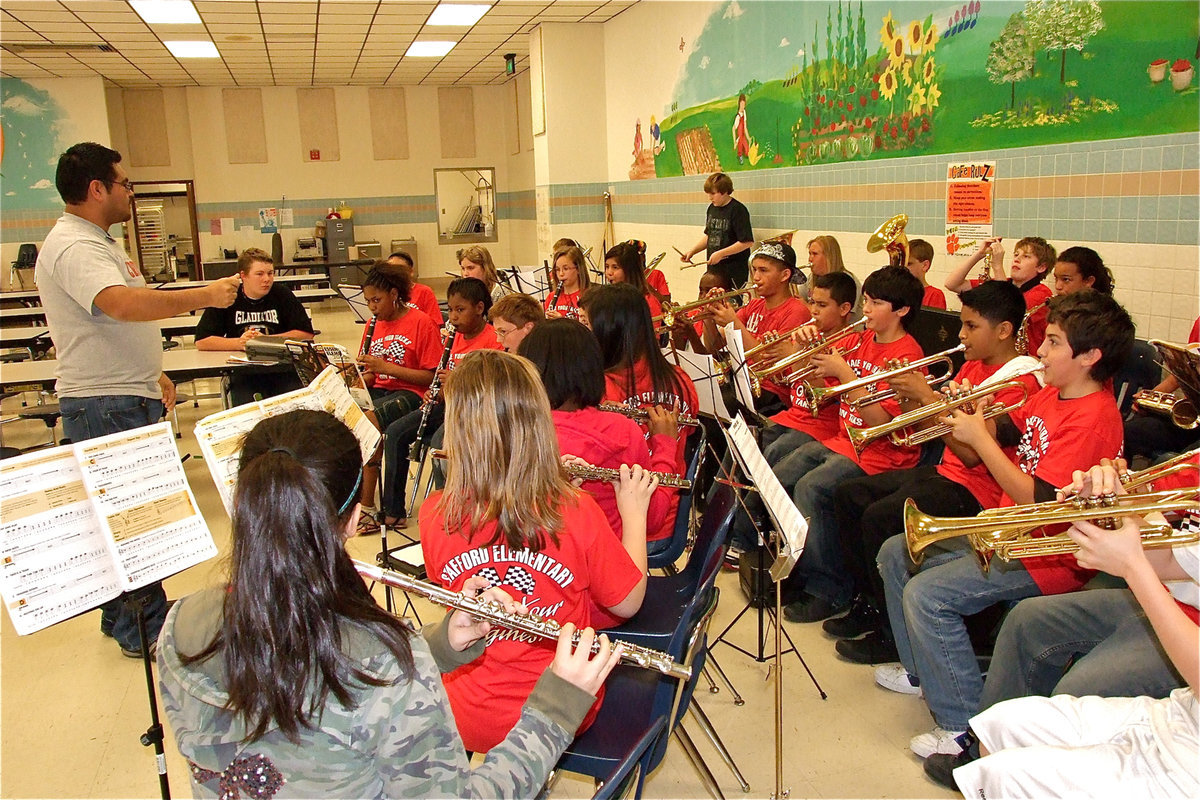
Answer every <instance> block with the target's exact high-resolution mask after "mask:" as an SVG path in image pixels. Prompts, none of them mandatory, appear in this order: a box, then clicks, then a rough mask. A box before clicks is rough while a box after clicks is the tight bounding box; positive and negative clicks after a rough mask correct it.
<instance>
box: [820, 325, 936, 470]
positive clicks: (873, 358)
mask: <svg viewBox="0 0 1200 800" xmlns="http://www.w3.org/2000/svg"><path fill="white" fill-rule="evenodd" d="M924 356H925V354H924V353H923V352H921V345H919V344H917V340H916V339H914V338H913V337H912V334H910V333H906V334H904V335H903V336H901V337H900V338H899V339H897V340H896V341H894V342H890V343H888V344H879V343H878V342H876V341H875V331H867V332H866V333H865V334H863V341H862V344H861V345H859V347H858V349H857V350H855V351H854V352H853V353H850V354H848V355H847V356H846V363H847V364H849V365H850V367H851V368H852V369H853V370H854V374H856V375H858V376H859V377H863V378H865V377H866V376H868V375H874V374H875V373H876V372H882V371H884V370H886V369H887V367H886V366H885V365H886V363H887V362H888V361H891V360H893V359H897V358H907V359H908V360H909V361H917V360H918V359H921V358H924ZM886 388H887V382H886V381H880V382H878V383H873V384H871V385H870V386H868V387H867V391H868V392H870V393H874V392H877V391H881V390H884V389H886ZM880 407H881V408H882V409H883V410H884V411H886V412H887V413H888V416H892V417H894V416H896V415H897V414H899V413H900V401H898V400H897V399H896V398H894V397H893V398H891V399H890V400H885V401H883V403H882V404H880ZM838 413H839V414H840V416H841V425H839V426H838V432H837V435H836V436H834V437H833V438H831V439H826V440H825V441H824V442H823V444H824V445H825V446H826V447H828V448H829V449H830V450H832V451H833V452H835V453H840V454H842V455H844V456H846V457H847V458H851V459H854V462H855V463H856V464H858V465H859V466H860V467H862V469H863V472H865V473H867V474H868V475H877V474H879V473H880V472H886V471H888V470H890V469H908V468H909V467H915V466H916V465H917V459H919V458H920V456H921V448H919V447H897V446H896V445H895V444H893V443H892V440H891V437H889V436H883V437H880V438H878V439H876V440H875V441H873V442H871V443H870V444H868V445H867V446H866V447H865V448H863V451H862V454H861V455H856V454H855V452H854V446H853V445H851V444H850V437H849V436H847V435H846V428H847V426H853V427H855V428H861V427H863V426H864V425H865V423H864V422H863V418H862V416H861V415H860V414H859V413H858V412H857V411H855V410H854V409H853V408H852V407H851V406H850V404H849V403H847V402H845V401H844V400H843V401H842V402H841V404H840V408H839V409H838Z"/></svg>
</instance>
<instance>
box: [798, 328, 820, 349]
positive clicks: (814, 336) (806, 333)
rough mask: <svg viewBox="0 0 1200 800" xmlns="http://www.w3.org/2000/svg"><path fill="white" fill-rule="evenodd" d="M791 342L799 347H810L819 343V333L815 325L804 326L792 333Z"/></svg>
mask: <svg viewBox="0 0 1200 800" xmlns="http://www.w3.org/2000/svg"><path fill="white" fill-rule="evenodd" d="M792 341H793V342H795V343H796V344H797V345H798V346H800V347H812V346H813V345H814V344H816V343H817V342H819V341H821V331H820V329H819V328H818V327H817V326H816V325H805V326H804V327H802V328H800V329H799V330H798V331H795V332H794V333H792Z"/></svg>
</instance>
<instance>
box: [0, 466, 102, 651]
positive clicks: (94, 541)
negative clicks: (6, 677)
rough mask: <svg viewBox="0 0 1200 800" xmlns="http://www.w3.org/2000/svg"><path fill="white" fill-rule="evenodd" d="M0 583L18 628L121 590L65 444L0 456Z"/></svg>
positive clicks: (32, 627)
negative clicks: (0, 459)
mask: <svg viewBox="0 0 1200 800" xmlns="http://www.w3.org/2000/svg"><path fill="white" fill-rule="evenodd" d="M0 520H3V522H0V565H2V566H0V570H2V571H0V589H2V593H3V595H4V604H5V606H6V607H7V608H8V616H9V619H11V620H12V623H13V627H14V628H16V630H17V633H18V634H20V635H22V636H23V635H25V634H28V633H33V632H34V631H39V630H41V629H42V628H46V627H49V626H51V625H53V624H55V623H57V622H62V621H63V620H64V619H69V618H70V617H73V616H75V615H76V614H78V613H80V612H82V611H87V610H88V609H90V608H94V607H95V606H97V605H99V604H100V603H102V602H104V601H105V600H111V599H112V598H114V597H116V596H117V595H119V594H120V593H121V580H120V577H119V576H118V574H117V570H116V568H115V566H114V565H113V561H112V556H111V555H109V552H108V548H107V547H106V546H105V543H104V533H103V531H102V530H101V528H100V526H99V524H98V523H97V518H96V510H95V508H94V507H93V506H92V503H91V501H90V500H89V499H88V494H87V488H86V487H85V486H84V483H83V472H82V471H81V470H80V468H79V461H78V459H76V457H75V453H74V451H73V449H72V448H71V447H70V446H69V445H68V446H64V447H56V448H54V449H53V450H42V451H39V452H37V453H30V454H28V455H23V456H16V457H14V458H10V459H5V460H4V461H3V462H0Z"/></svg>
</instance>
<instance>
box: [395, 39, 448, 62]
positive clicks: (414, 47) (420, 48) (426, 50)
mask: <svg viewBox="0 0 1200 800" xmlns="http://www.w3.org/2000/svg"><path fill="white" fill-rule="evenodd" d="M456 44H458V42H413V43H412V44H410V45H409V46H408V52H406V53H405V54H404V55H405V57H407V58H441V57H442V56H444V55H446V53H449V52H450V51H451V50H453V49H454V45H456Z"/></svg>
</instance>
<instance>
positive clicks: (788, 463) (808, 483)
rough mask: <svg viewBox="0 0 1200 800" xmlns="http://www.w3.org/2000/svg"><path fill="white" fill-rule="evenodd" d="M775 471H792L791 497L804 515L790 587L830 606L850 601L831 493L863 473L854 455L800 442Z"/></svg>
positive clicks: (844, 562)
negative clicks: (801, 546)
mask: <svg viewBox="0 0 1200 800" xmlns="http://www.w3.org/2000/svg"><path fill="white" fill-rule="evenodd" d="M776 471H777V472H779V473H781V474H784V475H789V476H791V475H796V476H798V477H797V479H796V483H795V485H794V486H793V487H792V499H793V500H794V501H795V502H796V508H798V509H800V513H801V514H803V515H804V516H805V517H807V518H808V538H807V539H805V541H804V552H803V553H801V555H800V560H799V561H797V562H796V566H795V568H794V569H793V570H792V577H791V578H789V580H790V581H792V582H793V583H792V585H793V586H803V587H804V591H805V592H807V593H808V594H810V595H813V596H814V597H819V598H821V599H822V600H826V601H828V602H830V603H832V604H833V605H843V604H845V603H848V602H850V596H851V594H852V593H853V591H854V583H853V581H852V580H851V579H850V577H849V574H848V573H847V567H846V561H845V558H844V556H843V550H844V549H843V547H842V540H841V538H840V536H839V534H838V522H837V514H836V513H834V504H833V493H834V490H835V489H837V487H838V485H839V484H840V483H842V482H843V481H847V480H850V479H851V478H862V477H864V476H865V475H866V474H867V473H866V472H864V471H863V468H862V467H860V466H859V465H858V464H856V463H854V459H851V458H847V457H846V456H844V455H842V454H841V453H835V452H833V451H832V450H830V449H829V448H828V447H826V446H825V445H823V444H821V443H820V442H809V443H808V444H806V445H804V446H803V447H801V448H800V449H799V450H797V451H796V452H794V453H792V454H791V455H790V456H788V457H787V458H786V459H785V460H784V461H783V463H782V464H781V465H780V466H779V467H776ZM784 486H785V487H786V486H787V484H786V483H784Z"/></svg>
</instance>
